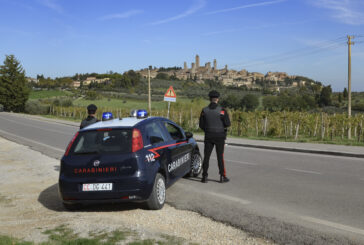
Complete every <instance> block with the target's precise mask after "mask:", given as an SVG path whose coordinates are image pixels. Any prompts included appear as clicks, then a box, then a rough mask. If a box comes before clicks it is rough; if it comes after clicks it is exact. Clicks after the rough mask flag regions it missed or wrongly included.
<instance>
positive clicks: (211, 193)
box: [205, 191, 251, 205]
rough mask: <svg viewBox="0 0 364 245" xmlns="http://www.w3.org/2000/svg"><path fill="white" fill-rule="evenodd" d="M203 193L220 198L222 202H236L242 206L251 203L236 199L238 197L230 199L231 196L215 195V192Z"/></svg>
mask: <svg viewBox="0 0 364 245" xmlns="http://www.w3.org/2000/svg"><path fill="white" fill-rule="evenodd" d="M205 193H207V194H209V195H211V196H215V197H219V198H222V199H224V200H229V201H233V202H238V203H240V204H243V205H248V204H250V203H251V202H250V201H248V200H244V199H241V198H238V197H232V196H229V195H225V194H221V193H215V192H212V191H206V192H205Z"/></svg>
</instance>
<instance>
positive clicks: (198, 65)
mask: <svg viewBox="0 0 364 245" xmlns="http://www.w3.org/2000/svg"><path fill="white" fill-rule="evenodd" d="M198 68H200V56H198V54H196V69H198Z"/></svg>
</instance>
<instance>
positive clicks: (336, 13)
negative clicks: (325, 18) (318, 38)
mask: <svg viewBox="0 0 364 245" xmlns="http://www.w3.org/2000/svg"><path fill="white" fill-rule="evenodd" d="M310 3H311V4H312V5H313V6H316V7H318V8H323V9H328V10H329V11H330V12H331V17H332V18H334V19H336V20H337V21H339V22H341V23H344V24H348V25H364V8H363V7H364V3H363V2H360V1H355V0H311V1H310Z"/></svg>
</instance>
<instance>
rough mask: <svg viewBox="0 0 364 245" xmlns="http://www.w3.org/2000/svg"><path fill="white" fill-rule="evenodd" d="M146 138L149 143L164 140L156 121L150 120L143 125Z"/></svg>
mask: <svg viewBox="0 0 364 245" xmlns="http://www.w3.org/2000/svg"><path fill="white" fill-rule="evenodd" d="M145 132H146V138H147V140H148V141H149V143H150V144H152V145H154V144H158V143H160V142H164V141H165V138H164V137H163V133H162V129H161V128H160V127H159V125H158V124H157V123H156V122H151V123H149V124H147V125H146V126H145Z"/></svg>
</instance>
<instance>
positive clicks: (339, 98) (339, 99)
mask: <svg viewBox="0 0 364 245" xmlns="http://www.w3.org/2000/svg"><path fill="white" fill-rule="evenodd" d="M337 100H338V101H339V103H341V102H342V101H343V99H342V97H341V93H339V97H338V98H337Z"/></svg>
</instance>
